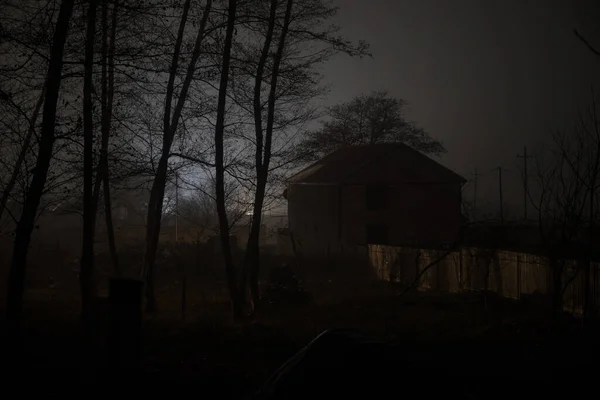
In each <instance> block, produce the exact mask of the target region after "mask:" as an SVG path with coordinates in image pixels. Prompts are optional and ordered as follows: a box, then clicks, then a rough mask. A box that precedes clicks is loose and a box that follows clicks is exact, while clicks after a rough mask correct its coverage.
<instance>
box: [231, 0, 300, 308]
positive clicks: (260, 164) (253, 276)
mask: <svg viewBox="0 0 600 400" xmlns="http://www.w3.org/2000/svg"><path fill="white" fill-rule="evenodd" d="M274 3H275V2H273V3H271V10H270V19H269V27H268V29H267V36H266V38H265V43H264V47H263V50H262V53H261V59H260V61H259V65H258V73H257V76H256V81H255V88H254V123H255V131H256V143H257V145H256V147H257V148H256V172H257V177H256V193H255V195H254V211H253V214H252V226H251V228H250V229H251V230H250V235H249V236H248V244H247V246H246V251H247V254H246V262H245V263H244V272H243V274H242V275H243V277H244V278H243V282H242V283H243V284H244V285H245V282H244V281H245V278H246V276H247V275H248V272H246V269H248V268H249V269H250V272H249V278H250V285H249V286H250V294H251V297H252V300H253V303H254V305H255V306H256V305H257V304H258V303H259V300H260V293H259V285H258V277H259V273H260V271H259V269H260V229H261V222H262V209H263V204H264V199H265V192H266V188H267V180H268V177H269V166H270V162H271V145H272V139H273V125H274V120H275V101H276V94H277V80H278V78H279V67H280V65H281V59H282V57H283V50H284V48H285V39H286V36H287V33H288V29H289V25H290V18H291V12H292V6H293V0H287V5H286V10H285V16H284V21H283V27H282V30H281V36H280V38H279V43H278V44H277V51H276V53H275V56H274V60H273V69H272V71H271V82H270V90H269V98H268V102H267V127H266V132H265V141H264V149H263V142H262V139H263V135H262V108H261V107H260V104H261V101H260V93H261V90H260V87H261V83H262V75H263V68H264V64H265V62H266V57H267V55H268V52H269V49H270V45H271V40H272V35H273V26H274V23H275V15H276V11H277V10H276V8H277V6H276V4H274Z"/></svg>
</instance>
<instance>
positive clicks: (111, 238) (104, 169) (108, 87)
mask: <svg viewBox="0 0 600 400" xmlns="http://www.w3.org/2000/svg"><path fill="white" fill-rule="evenodd" d="M118 7H119V3H118V1H117V0H115V1H114V5H113V10H112V18H111V32H110V44H108V43H107V42H108V38H107V36H108V1H107V0H104V2H103V4H102V146H101V147H102V148H101V154H100V165H99V171H98V172H99V174H100V175H101V177H102V182H103V195H104V216H105V219H106V234H107V236H108V247H109V251H110V256H111V259H112V262H113V268H114V272H115V274H116V275H117V276H120V275H121V269H120V268H119V257H118V254H117V246H116V244H115V228H114V225H113V219H112V205H111V199H110V173H109V167H108V140H109V137H110V131H111V123H112V110H113V97H114V93H115V91H114V83H115V80H114V72H115V66H114V54H115V40H116V30H117V11H118ZM107 46H108V49H107ZM107 64H108V65H107Z"/></svg>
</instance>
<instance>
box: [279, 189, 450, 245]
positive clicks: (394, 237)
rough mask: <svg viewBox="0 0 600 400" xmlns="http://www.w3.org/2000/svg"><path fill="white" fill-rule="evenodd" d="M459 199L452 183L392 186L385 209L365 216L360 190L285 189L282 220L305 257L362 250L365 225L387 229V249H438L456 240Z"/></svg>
mask: <svg viewBox="0 0 600 400" xmlns="http://www.w3.org/2000/svg"><path fill="white" fill-rule="evenodd" d="M460 200H461V199H460V185H458V184H429V185H423V184H419V185H416V184H414V185H413V184H408V185H397V186H392V187H390V188H389V192H388V202H387V203H388V207H387V208H386V209H384V210H380V211H369V210H367V209H366V189H365V186H362V185H349V186H342V187H340V186H334V185H291V186H290V188H288V216H289V224H290V230H291V232H292V233H293V235H294V239H295V241H296V243H297V245H299V246H302V248H303V249H304V251H305V252H310V253H321V254H324V253H331V252H334V253H335V252H343V251H344V250H343V248H344V246H345V245H348V246H356V245H366V244H367V238H366V226H367V224H384V225H387V226H388V227H389V242H388V243H387V244H389V245H396V246H402V245H432V244H433V245H439V244H441V243H452V242H453V241H454V240H455V239H456V237H457V235H458V231H459V229H460V224H461V212H460ZM382 244H383V243H382Z"/></svg>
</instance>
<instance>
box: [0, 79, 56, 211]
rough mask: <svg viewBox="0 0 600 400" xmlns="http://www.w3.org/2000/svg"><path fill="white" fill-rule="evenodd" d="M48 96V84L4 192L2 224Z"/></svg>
mask: <svg viewBox="0 0 600 400" xmlns="http://www.w3.org/2000/svg"><path fill="white" fill-rule="evenodd" d="M45 94H46V83H44V86H43V87H42V91H41V93H40V97H39V98H38V101H37V103H36V104H35V108H34V109H33V114H32V115H31V120H30V122H29V128H28V129H27V135H26V136H25V140H24V141H23V146H22V147H21V151H20V152H19V156H18V157H17V162H16V163H15V166H14V169H13V171H12V174H11V175H10V178H9V179H8V182H7V183H6V186H5V187H4V191H3V192H2V198H0V222H2V215H3V214H4V209H5V208H6V204H7V203H8V198H9V197H10V194H11V192H12V190H13V188H14V187H15V184H16V183H17V178H18V177H19V172H20V171H21V166H22V165H23V162H24V161H25V157H26V156H27V152H28V151H29V147H30V146H31V138H32V137H33V133H34V132H35V123H36V121H37V119H38V115H39V113H40V110H41V109H42V104H43V103H44V96H45Z"/></svg>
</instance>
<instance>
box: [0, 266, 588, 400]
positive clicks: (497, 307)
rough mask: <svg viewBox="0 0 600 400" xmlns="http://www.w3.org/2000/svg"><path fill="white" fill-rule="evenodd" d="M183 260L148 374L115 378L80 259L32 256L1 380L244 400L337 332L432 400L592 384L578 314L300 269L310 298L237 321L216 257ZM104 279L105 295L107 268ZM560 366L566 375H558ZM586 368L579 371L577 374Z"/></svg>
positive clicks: (165, 289)
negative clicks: (554, 315)
mask: <svg viewBox="0 0 600 400" xmlns="http://www.w3.org/2000/svg"><path fill="white" fill-rule="evenodd" d="M125 255H126V254H123V259H126V258H125ZM138 258H139V257H135V254H134V255H132V257H131V261H127V260H126V261H127V263H126V262H125V261H124V264H132V265H133V264H134V262H135V260H136V259H138ZM188 258H189V262H186V264H185V267H184V268H182V267H181V266H177V265H176V264H177V262H173V263H170V262H167V261H168V260H169V258H168V257H167V258H165V260H166V261H162V262H161V263H160V264H159V266H158V268H157V274H158V275H157V280H156V281H157V283H158V285H159V286H158V287H157V300H158V306H159V310H158V313H157V314H156V315H144V318H143V343H142V345H143V346H142V347H143V352H142V361H141V368H139V370H137V372H136V371H133V370H131V371H127V372H125V373H123V372H121V373H119V374H116V373H111V372H114V371H111V370H110V369H107V368H104V367H105V366H106V365H105V364H103V361H104V360H106V354H107V353H106V352H107V350H106V339H105V336H104V334H105V332H104V326H105V324H103V320H102V319H101V318H99V319H98V321H97V325H96V328H95V331H94V332H95V334H94V335H93V337H92V338H91V339H89V340H86V341H84V340H83V339H82V335H81V334H80V332H81V329H80V325H79V319H78V315H79V307H80V305H79V290H78V283H77V275H76V270H77V265H76V263H74V265H71V264H66V263H65V261H62V260H54V263H52V261H53V260H52V259H51V258H49V257H45V258H40V260H39V261H37V262H35V263H34V262H32V261H30V267H29V270H28V284H27V291H26V294H25V310H24V325H25V329H24V331H25V334H24V337H23V348H24V349H25V350H24V351H23V352H22V353H21V354H20V355H19V358H18V361H17V364H11V365H6V366H5V367H6V368H5V369H4V370H5V371H7V372H6V373H5V377H8V378H10V379H6V382H8V384H10V383H15V382H18V383H21V382H23V381H27V382H35V386H34V388H47V387H53V388H61V389H63V388H69V387H72V386H73V384H74V383H79V382H87V383H92V384H94V387H97V388H104V387H108V386H113V385H116V384H117V383H118V384H120V385H122V384H135V388H136V390H137V391H138V392H143V391H144V390H153V389H154V388H155V387H159V386H164V385H165V384H167V385H169V386H168V387H169V388H170V390H172V391H173V390H175V391H178V390H181V391H183V390H184V389H185V390H186V392H188V391H189V390H188V385H187V384H192V385H193V387H194V390H195V391H196V393H198V394H200V395H202V394H203V393H218V397H219V398H231V399H240V398H244V396H246V395H248V394H250V393H253V392H254V391H255V390H256V389H257V388H258V387H259V385H260V384H261V383H263V382H264V381H265V380H266V379H267V378H268V377H269V376H270V375H271V374H273V372H274V371H275V370H276V369H277V368H278V367H279V366H280V365H281V364H282V363H283V362H285V361H286V360H287V359H288V358H289V357H291V356H292V355H294V354H295V353H296V352H297V351H298V350H300V349H301V348H302V347H303V346H305V345H306V344H307V343H308V342H309V341H310V340H312V339H313V338H314V337H315V336H316V335H318V334H319V333H321V332H323V331H324V330H326V329H329V328H340V327H341V328H354V329H358V330H360V331H362V332H364V333H367V334H369V335H373V336H375V337H379V338H382V339H384V340H386V341H389V342H390V343H393V344H395V345H397V346H398V349H399V352H398V353H397V354H399V356H398V359H397V360H396V361H395V363H394V365H391V366H390V371H393V372H394V376H396V375H395V373H396V371H397V377H398V378H397V379H398V390H399V393H414V392H419V393H420V395H421V397H423V396H424V395H426V394H430V395H432V394H433V391H434V389H438V391H439V390H442V393H443V394H444V395H454V394H456V395H457V396H460V397H461V398H464V397H468V398H475V399H477V398H506V397H507V396H510V397H511V398H514V397H522V396H524V395H525V394H526V393H529V392H527V388H529V389H531V390H534V391H535V393H536V394H537V395H539V394H540V391H542V389H544V388H545V389H546V390H550V391H551V392H553V393H554V392H556V391H557V390H558V386H561V385H562V386H564V387H568V388H569V389H572V388H573V387H578V388H581V387H585V383H586V382H588V381H589V382H593V380H590V379H586V378H585V376H586V373H585V370H586V369H587V366H588V365H589V364H590V363H591V362H592V360H594V357H595V352H596V340H595V338H597V337H598V333H597V332H598V330H597V329H595V328H594V327H593V326H592V325H591V324H588V325H586V327H585V328H582V324H581V322H580V321H579V320H576V319H573V318H569V317H562V318H559V319H558V320H552V319H551V318H548V316H547V315H546V314H545V310H544V309H540V308H538V307H537V306H536V305H535V304H533V303H525V302H520V301H514V300H506V299H499V298H497V297H495V296H493V295H491V294H488V295H486V296H484V295H483V294H481V293H461V294H448V293H435V292H417V291H411V292H409V293H408V294H407V295H405V296H398V294H399V293H401V292H403V288H401V287H397V286H395V285H392V284H389V283H386V282H377V281H374V280H373V279H372V274H371V272H369V271H363V270H356V271H351V270H349V267H348V266H347V265H343V266H341V267H340V268H338V269H337V270H336V271H334V270H333V269H330V270H327V268H326V267H323V266H319V265H315V266H314V268H313V269H312V270H308V269H307V267H306V266H304V267H302V273H299V275H301V276H300V278H301V279H302V280H303V281H304V282H303V286H304V288H305V290H306V291H307V293H308V295H309V301H308V302H307V303H303V304H297V305H289V304H288V305H285V304H282V305H279V306H265V307H263V308H262V309H261V310H260V311H261V312H260V313H259V315H258V316H257V317H256V318H255V319H254V320H252V321H245V322H244V323H237V324H234V323H232V321H231V311H230V307H229V304H228V295H227V290H226V285H225V282H224V276H223V273H222V271H221V272H219V270H218V269H217V268H212V269H208V268H206V267H204V269H203V270H202V269H201V268H200V266H206V265H210V263H208V262H207V261H202V259H201V258H195V256H194V257H192V256H190V257H188ZM177 260H178V259H176V261H177ZM263 262H266V257H263ZM277 263H280V260H275V261H273V264H277ZM54 264H55V265H54ZM99 265H102V264H101V259H100V261H99ZM342 267H343V268H342ZM99 271H100V272H99V273H98V275H99V276H100V278H101V279H104V285H103V284H100V285H99V291H100V294H101V295H102V294H105V293H106V279H105V277H106V276H107V275H108V274H109V272H107V271H106V269H105V270H104V271H101V270H100V269H99ZM324 271H325V272H324ZM3 272H7V271H3ZM184 276H185V282H186V283H185V285H184V284H183V282H184V279H182V278H183V277H184ZM102 277H104V278H102ZM5 287H6V286H5V285H2V288H0V291H1V290H2V289H3V288H5ZM184 287H185V294H186V295H185V302H184V304H185V318H184V315H183V312H182V297H183V296H182V294H183V292H184ZM2 297H3V298H4V293H2ZM3 306H4V302H2V303H1V304H0V307H3ZM0 312H2V315H4V310H3V309H0ZM99 314H101V312H100V313H99ZM0 324H3V321H2V320H0ZM0 328H2V326H0ZM2 344H3V346H4V348H3V349H0V350H4V352H3V354H7V352H8V351H9V350H14V349H15V348H16V344H15V343H11V342H7V341H6V340H5V341H4V342H3V343H2ZM596 354H597V353H596ZM0 359H1V360H3V361H6V360H7V358H5V357H2V358H0ZM423 367H425V368H429V369H428V370H424V369H423ZM431 368H435V369H431ZM553 368H554V369H555V368H559V370H560V379H557V378H556V376H557V375H556V374H557V372H556V370H555V371H554V372H552V371H551V369H553ZM567 369H568V370H567ZM580 370H583V371H584V372H583V373H580V374H579V375H573V377H570V376H569V374H576V373H579V371H580ZM482 375H483V376H482ZM574 382H576V383H577V384H576V385H574V384H573V383H574ZM377 385H378V383H374V387H375V386H377ZM457 391H458V392H457ZM315 395H316V396H317V397H318V394H315ZM425 397H427V396H425ZM436 398H437V397H436Z"/></svg>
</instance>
